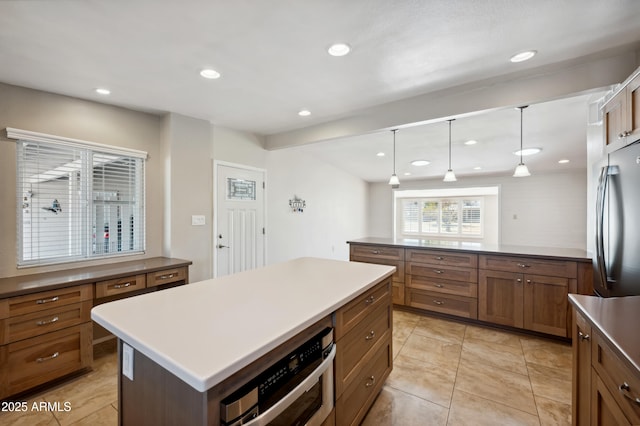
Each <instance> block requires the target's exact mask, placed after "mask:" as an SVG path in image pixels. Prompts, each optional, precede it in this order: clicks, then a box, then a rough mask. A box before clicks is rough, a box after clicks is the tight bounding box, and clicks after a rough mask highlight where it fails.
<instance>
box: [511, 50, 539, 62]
mask: <svg viewBox="0 0 640 426" xmlns="http://www.w3.org/2000/svg"><path fill="white" fill-rule="evenodd" d="M536 53H538V51H537V50H525V51H524V52H520V53H516V54H515V55H513V56H512V57H511V59H510V61H511V62H523V61H526V60H529V59H531V58H533V57H534V56H536Z"/></svg>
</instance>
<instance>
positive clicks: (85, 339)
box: [0, 258, 191, 398]
mask: <svg viewBox="0 0 640 426" xmlns="http://www.w3.org/2000/svg"><path fill="white" fill-rule="evenodd" d="M190 263H191V262H188V261H182V260H177V259H165V258H153V259H148V260H144V261H134V262H123V263H120V264H112V265H110V266H98V267H87V268H82V269H78V270H70V271H66V272H65V271H60V272H51V273H43V274H35V275H27V276H22V277H11V278H3V279H0V289H1V290H2V291H4V292H5V296H4V297H3V296H2V295H1V294H0V398H5V397H8V396H11V395H15V394H17V393H20V392H24V391H27V390H29V389H31V388H33V387H35V386H39V385H41V384H44V383H47V382H49V381H51V380H54V379H57V378H60V377H63V376H65V375H67V374H70V373H73V372H75V371H79V370H83V369H88V368H90V367H91V365H92V362H93V344H94V343H97V342H100V341H102V340H105V339H108V338H113V336H112V335H111V334H109V333H108V332H107V331H106V330H104V329H103V328H102V327H100V326H98V325H97V324H93V323H92V321H91V308H92V307H93V306H95V305H96V304H99V303H103V302H108V301H112V300H116V299H119V298H123V297H129V296H132V295H136V294H141V293H144V292H147V291H155V290H156V289H158V288H161V287H158V286H166V285H167V284H169V283H172V284H171V285H176V284H186V283H187V282H188V265H189V264H190ZM147 271H149V272H147ZM149 277H150V278H151V280H149V279H148V278H149ZM149 281H151V282H152V286H148V282H149ZM39 288H40V291H38V289H39ZM34 289H35V291H34ZM16 293H17V294H16ZM22 293H23V294H22Z"/></svg>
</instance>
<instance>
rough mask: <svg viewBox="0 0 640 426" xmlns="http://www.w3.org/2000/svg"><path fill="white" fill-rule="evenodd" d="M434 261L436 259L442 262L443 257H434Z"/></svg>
mask: <svg viewBox="0 0 640 426" xmlns="http://www.w3.org/2000/svg"><path fill="white" fill-rule="evenodd" d="M435 259H436V260H444V257H442V256H436V257H435Z"/></svg>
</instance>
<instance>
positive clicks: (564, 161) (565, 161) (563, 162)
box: [558, 159, 569, 164]
mask: <svg viewBox="0 0 640 426" xmlns="http://www.w3.org/2000/svg"><path fill="white" fill-rule="evenodd" d="M568 162H569V160H566V159H565V160H559V161H558V163H560V164H567V163H568Z"/></svg>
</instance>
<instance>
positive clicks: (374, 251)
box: [371, 250, 380, 254]
mask: <svg viewBox="0 0 640 426" xmlns="http://www.w3.org/2000/svg"><path fill="white" fill-rule="evenodd" d="M371 253H373V254H380V252H379V251H378V250H371Z"/></svg>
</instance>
